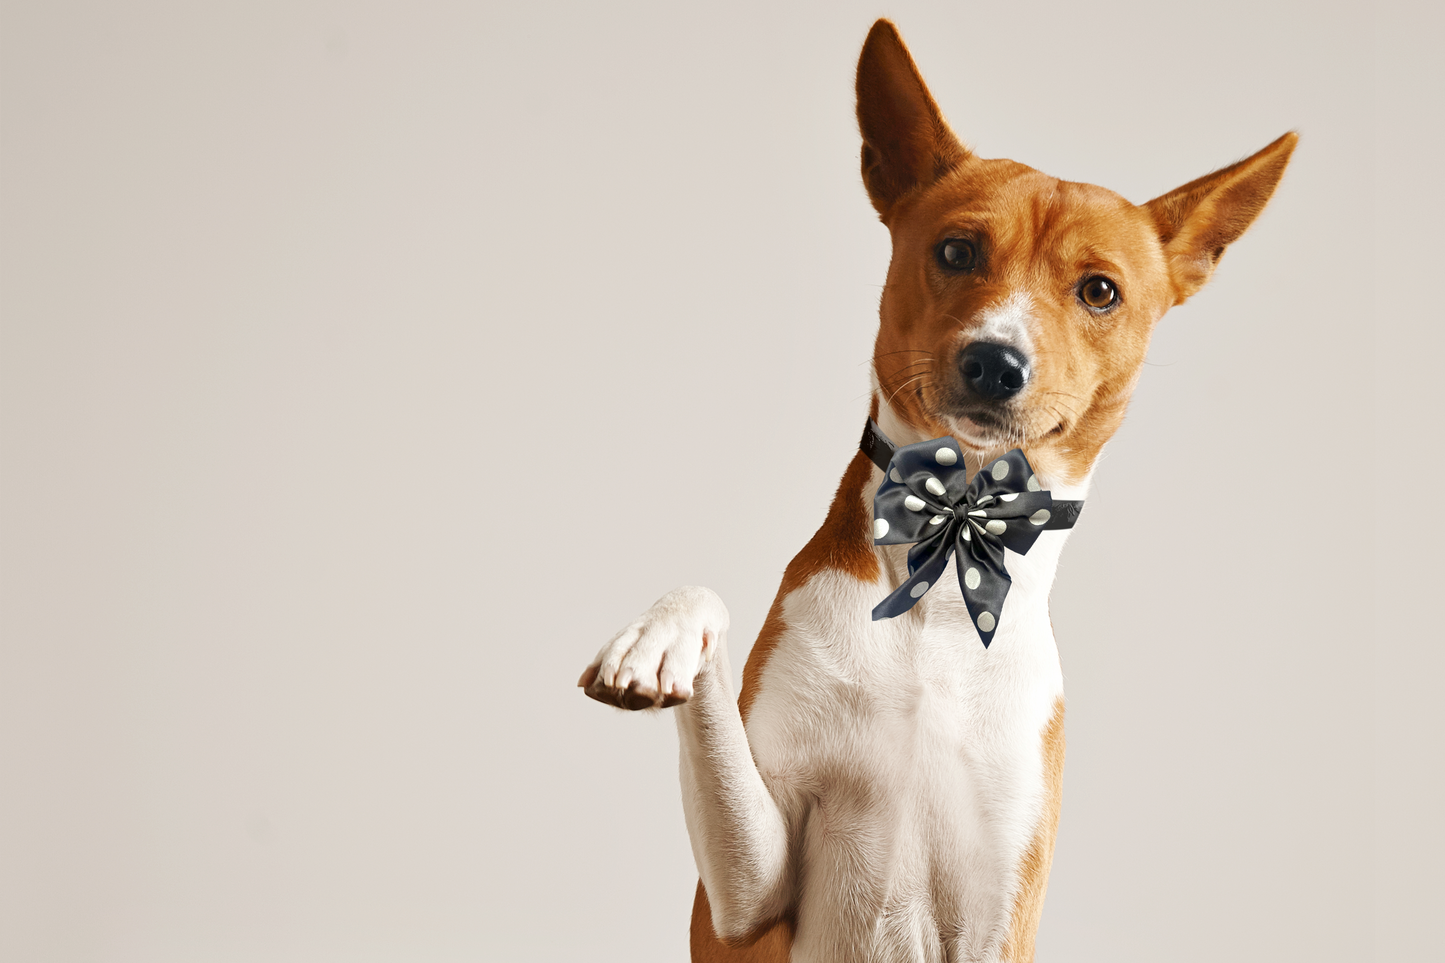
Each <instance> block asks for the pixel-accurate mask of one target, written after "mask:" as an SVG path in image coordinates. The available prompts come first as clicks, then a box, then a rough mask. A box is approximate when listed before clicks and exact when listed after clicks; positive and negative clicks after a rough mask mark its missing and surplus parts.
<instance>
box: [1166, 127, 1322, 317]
mask: <svg viewBox="0 0 1445 963" xmlns="http://www.w3.org/2000/svg"><path fill="white" fill-rule="evenodd" d="M1298 140H1299V137H1298V135H1296V134H1295V133H1294V132H1293V131H1291V132H1290V133H1288V134H1285V135H1284V136H1283V137H1281V138H1280V139H1279V140H1277V141H1275V142H1274V143H1272V144H1270V145H1269V146H1268V147H1266V148H1265V149H1264V150H1262V151H1260V152H1259V153H1258V154H1255V155H1254V156H1253V157H1246V158H1245V159H1244V160H1242V161H1240V162H1238V163H1237V164H1230V165H1229V166H1228V167H1226V168H1224V169H1223V170H1218V171H1215V172H1214V173H1213V174H1206V175H1204V176H1203V177H1201V178H1199V179H1198V180H1193V181H1190V182H1189V183H1188V184H1185V185H1184V186H1183V187H1176V188H1175V189H1174V190H1172V191H1170V192H1169V193H1168V194H1164V195H1163V196H1161V197H1156V198H1154V200H1152V201H1150V202H1149V203H1148V204H1145V205H1144V208H1145V209H1146V210H1147V211H1148V212H1149V214H1150V216H1151V217H1153V218H1154V225H1155V227H1157V228H1158V230H1159V240H1160V241H1161V242H1162V243H1163V245H1164V255H1165V257H1167V258H1168V259H1169V276H1170V279H1171V280H1172V281H1173V282H1174V295H1175V299H1174V303H1175V304H1183V303H1184V301H1185V299H1186V298H1188V297H1189V296H1190V295H1192V294H1194V292H1196V291H1198V290H1199V289H1200V288H1202V287H1204V282H1206V281H1208V280H1209V278H1210V275H1212V274H1213V273H1214V267H1215V265H1217V264H1218V263H1219V259H1220V257H1221V256H1222V255H1223V254H1224V249H1225V248H1226V247H1228V246H1229V245H1231V244H1233V243H1234V242H1235V241H1236V240H1237V239H1238V238H1239V236H1240V235H1241V234H1243V233H1244V231H1245V228H1247V227H1249V225H1250V224H1251V223H1253V222H1254V219H1255V218H1256V217H1258V216H1259V212H1260V211H1262V210H1264V205H1265V203H1266V202H1267V201H1268V200H1269V197H1270V195H1271V194H1273V193H1274V188H1275V185H1277V184H1278V183H1279V179H1280V176H1281V175H1283V174H1284V168H1285V165H1286V164H1288V163H1289V155H1290V153H1291V152H1292V151H1293V150H1294V145H1295V143H1296V142H1297V141H1298Z"/></svg>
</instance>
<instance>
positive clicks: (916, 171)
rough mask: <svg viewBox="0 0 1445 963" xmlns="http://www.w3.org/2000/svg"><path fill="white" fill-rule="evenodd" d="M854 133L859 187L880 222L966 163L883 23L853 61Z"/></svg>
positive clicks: (905, 52)
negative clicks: (906, 198) (858, 140)
mask: <svg viewBox="0 0 1445 963" xmlns="http://www.w3.org/2000/svg"><path fill="white" fill-rule="evenodd" d="M858 129H859V131H860V132H861V133H862V134H863V185H864V186H865V187H867V188H868V198H869V200H871V201H872V202H873V207H874V208H875V209H876V210H877V211H878V216H879V217H880V218H882V219H883V223H885V224H887V223H888V212H889V211H890V210H892V208H893V205H894V204H895V203H896V202H897V201H898V199H899V198H901V197H902V196H903V195H905V194H907V193H909V192H910V191H912V190H914V189H915V188H918V187H925V186H927V185H929V184H932V183H933V182H934V181H936V180H938V178H940V177H942V176H943V175H944V174H946V173H948V172H949V171H951V170H953V169H954V168H955V167H957V166H958V165H959V164H962V163H963V162H964V161H965V160H967V159H968V151H966V150H964V147H963V145H962V144H960V143H959V142H958V138H957V137H955V136H953V131H951V130H949V128H948V122H947V121H946V120H944V119H943V113H942V112H941V111H940V110H939V109H938V104H936V103H934V101H933V95H932V94H930V93H929V92H928V87H927V86H925V85H924V83H923V77H922V75H920V74H919V73H918V68H917V67H916V66H915V65H914V63H913V58H912V57H911V56H910V55H909V53H908V48H907V47H905V46H904V45H903V38H902V37H900V36H899V35H898V28H897V27H895V26H893V24H892V23H890V22H889V21H887V20H879V21H878V22H877V23H875V24H873V29H872V30H870V31H868V39H867V40H865V41H864V42H863V53H862V54H861V55H860V56H859V57H858Z"/></svg>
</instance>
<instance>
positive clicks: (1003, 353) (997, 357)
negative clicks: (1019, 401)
mask: <svg viewBox="0 0 1445 963" xmlns="http://www.w3.org/2000/svg"><path fill="white" fill-rule="evenodd" d="M958 368H959V370H960V371H962V372H963V380H964V383H966V384H967V385H968V386H969V387H970V388H972V389H973V390H974V391H975V392H976V393H977V394H978V396H979V397H980V398H982V399H984V400H985V401H1003V400H1005V399H1007V398H1012V397H1013V396H1014V395H1016V394H1018V393H1019V392H1020V391H1023V390H1024V385H1026V384H1028V382H1029V362H1028V359H1027V358H1025V357H1024V356H1023V355H1022V354H1020V353H1019V352H1017V351H1015V350H1014V349H1013V348H1010V347H1009V346H1008V345H1006V344H994V343H993V342H991V341H975V342H974V343H973V344H971V345H969V346H968V347H966V348H964V349H963V351H962V353H960V354H959V356H958Z"/></svg>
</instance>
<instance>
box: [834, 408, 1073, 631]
mask: <svg viewBox="0 0 1445 963" xmlns="http://www.w3.org/2000/svg"><path fill="white" fill-rule="evenodd" d="M859 447H860V448H861V449H862V450H863V453H864V454H866V455H867V456H868V457H869V458H871V459H872V460H873V463H874V464H875V465H877V466H878V467H879V468H881V469H883V475H884V478H883V484H882V485H880V486H879V488H878V493H877V494H876V495H874V496H873V544H874V545H907V544H911V543H916V544H914V545H913V547H912V548H911V549H909V550H908V579H907V580H906V581H905V582H904V583H903V584H902V585H900V586H899V587H898V589H897V591H895V592H894V593H893V594H892V595H890V596H888V597H887V598H886V599H884V600H883V601H882V602H879V603H878V605H877V607H876V608H874V609H873V619H874V621H877V620H878V619H891V618H893V617H894V616H898V615H902V614H903V613H904V612H907V611H908V610H909V609H911V608H913V606H914V605H916V604H917V602H918V600H919V599H920V598H922V597H923V593H924V592H927V591H928V590H929V589H930V588H931V587H933V586H934V585H936V584H937V583H938V580H939V579H940V578H942V577H943V573H944V570H945V569H946V568H947V567H948V560H949V558H950V557H951V556H952V555H954V554H955V553H957V555H958V585H959V588H960V589H962V590H963V601H964V604H965V605H966V606H968V614H969V617H970V618H972V619H973V625H974V628H976V629H978V637H979V638H980V639H982V640H983V644H984V647H985V648H987V647H988V644H989V643H990V642H992V641H993V634H994V632H995V630H996V629H997V628H998V620H999V616H1000V615H1001V614H1002V613H1003V601H1004V598H1005V597H1007V595H1008V590H1009V586H1010V585H1012V584H1013V581H1012V579H1010V578H1009V574H1008V569H1007V568H1005V567H1004V549H1008V550H1009V551H1011V552H1016V553H1018V554H1019V555H1023V554H1025V553H1027V552H1028V550H1029V549H1030V548H1033V545H1034V542H1035V541H1037V540H1038V537H1039V534H1040V533H1041V532H1044V531H1048V530H1052V529H1061V528H1073V527H1074V521H1075V520H1076V519H1077V518H1078V517H1079V512H1080V511H1081V510H1082V509H1083V507H1084V503H1083V502H1081V501H1054V496H1053V495H1051V494H1049V493H1048V492H1047V491H1044V490H1043V489H1042V488H1040V487H1039V480H1038V478H1037V477H1036V476H1035V475H1034V470H1033V468H1032V467H1030V465H1029V463H1028V459H1026V458H1025V457H1024V453H1023V452H1022V451H1020V450H1019V449H1017V448H1015V449H1013V450H1012V451H1010V452H1008V453H1007V454H1006V455H1004V456H1003V457H1001V458H997V459H995V460H994V461H992V462H990V463H989V464H987V465H985V466H984V467H983V469H982V470H980V471H979V472H978V474H976V475H974V476H973V481H971V482H970V481H968V478H967V474H968V473H967V470H966V469H965V468H964V464H963V452H962V451H960V450H959V447H958V442H956V441H954V440H953V438H951V437H948V436H945V437H943V438H935V439H933V440H932V441H920V442H919V443H918V444H916V445H905V446H903V447H902V448H898V447H896V446H894V444H893V443H892V442H891V441H889V440H888V439H887V438H886V437H885V436H884V434H883V432H882V431H880V430H879V429H878V426H877V425H876V424H875V423H874V422H873V419H871V418H870V419H868V424H867V425H866V426H865V427H864V429H863V440H862V441H861V442H860V443H859Z"/></svg>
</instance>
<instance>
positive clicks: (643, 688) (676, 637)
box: [577, 585, 728, 709]
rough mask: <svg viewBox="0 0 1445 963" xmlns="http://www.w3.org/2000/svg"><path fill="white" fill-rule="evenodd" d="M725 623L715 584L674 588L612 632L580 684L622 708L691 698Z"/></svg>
mask: <svg viewBox="0 0 1445 963" xmlns="http://www.w3.org/2000/svg"><path fill="white" fill-rule="evenodd" d="M727 628H728V610H727V607H726V606H725V605H723V602H722V599H720V598H718V597H717V593H716V592H714V591H712V589H705V588H700V587H698V586H696V585H685V586H683V587H682V588H680V589H674V590H672V591H671V592H668V593H667V594H666V595H664V596H663V597H662V598H660V599H658V600H657V601H656V602H655V603H653V606H652V608H650V609H648V610H647V611H646V612H643V613H642V614H641V615H640V616H638V617H637V618H636V619H634V620H633V622H632V624H631V625H629V626H628V627H627V628H625V629H623V630H622V631H621V632H618V633H617V634H616V635H615V636H613V637H612V641H610V642H608V643H607V644H606V645H604V646H603V647H602V651H601V652H598V653H597V658H595V659H593V660H592V664H591V665H589V666H588V667H587V670H586V671H585V672H583V673H582V678H581V679H579V680H577V684H578V685H579V686H581V687H582V688H583V689H584V690H586V692H587V695H589V696H591V697H592V698H593V699H596V700H597V701H598V702H606V703H607V704H608V705H614V706H618V707H620V708H623V709H652V708H655V707H657V706H675V705H678V704H679V703H683V702H686V701H687V700H688V699H689V698H691V697H692V692H693V680H694V679H695V678H697V674H698V672H699V671H700V670H701V669H702V666H703V663H705V662H711V661H712V658H713V655H714V654H715V653H716V652H717V649H718V646H720V645H723V644H724V641H723V640H724V636H725V634H726V632H727Z"/></svg>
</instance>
